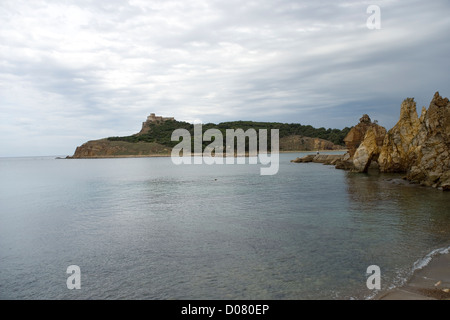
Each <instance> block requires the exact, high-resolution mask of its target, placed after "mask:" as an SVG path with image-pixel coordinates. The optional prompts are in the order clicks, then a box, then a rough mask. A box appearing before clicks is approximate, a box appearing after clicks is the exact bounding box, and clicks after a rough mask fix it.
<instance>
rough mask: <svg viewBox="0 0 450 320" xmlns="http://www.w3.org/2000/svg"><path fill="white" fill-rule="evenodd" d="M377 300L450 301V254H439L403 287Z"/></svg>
mask: <svg viewBox="0 0 450 320" xmlns="http://www.w3.org/2000/svg"><path fill="white" fill-rule="evenodd" d="M374 299H375V300H450V253H446V254H437V255H435V256H434V257H433V258H432V260H431V261H430V262H429V263H428V265H426V266H425V267H423V268H421V269H418V270H416V271H415V272H414V274H413V276H412V277H411V279H410V280H409V281H408V282H407V283H406V284H405V285H403V286H402V287H399V288H395V289H393V290H391V291H389V292H387V293H382V294H380V295H378V296H376V297H375V298H374Z"/></svg>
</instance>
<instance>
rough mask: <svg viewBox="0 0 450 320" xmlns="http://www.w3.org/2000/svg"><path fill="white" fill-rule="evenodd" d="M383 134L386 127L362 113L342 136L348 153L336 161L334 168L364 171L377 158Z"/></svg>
mask: <svg viewBox="0 0 450 320" xmlns="http://www.w3.org/2000/svg"><path fill="white" fill-rule="evenodd" d="M385 135H386V129H385V128H384V127H382V126H380V125H378V124H377V123H375V122H372V120H371V119H370V117H369V116H368V115H367V114H364V115H363V116H362V117H361V118H360V119H359V123H358V124H357V125H356V126H354V127H353V128H352V129H351V130H350V132H349V133H348V134H347V136H346V137H345V138H344V142H345V145H346V147H347V150H348V153H347V155H346V156H345V157H343V158H342V159H340V160H338V161H337V163H336V168H337V169H345V170H355V171H359V172H366V171H367V169H368V168H369V166H370V164H371V163H372V161H373V160H375V161H376V159H377V158H378V155H379V153H380V148H381V146H382V145H383V140H384V137H385Z"/></svg>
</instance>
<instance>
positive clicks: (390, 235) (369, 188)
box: [346, 172, 450, 284]
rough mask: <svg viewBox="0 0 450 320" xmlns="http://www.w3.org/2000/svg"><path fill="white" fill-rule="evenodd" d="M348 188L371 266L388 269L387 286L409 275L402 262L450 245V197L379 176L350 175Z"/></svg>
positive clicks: (397, 177) (399, 178) (390, 176)
mask: <svg viewBox="0 0 450 320" xmlns="http://www.w3.org/2000/svg"><path fill="white" fill-rule="evenodd" d="M346 184H347V194H348V198H349V200H350V208H351V212H353V214H352V217H353V221H354V222H355V223H356V224H358V225H360V226H361V228H362V230H363V233H364V237H366V238H370V241H369V242H370V243H371V245H370V246H369V248H370V249H369V252H370V254H371V255H372V256H373V259H374V261H377V263H378V264H380V266H381V265H384V266H386V267H385V268H384V271H385V273H384V275H385V281H387V282H389V283H391V282H392V283H394V284H399V283H401V282H402V281H404V279H405V277H408V276H409V275H410V273H411V271H412V269H411V268H412V265H410V266H408V265H407V264H405V261H411V260H415V261H416V260H419V259H421V258H423V257H425V256H426V255H427V254H428V253H430V252H431V251H432V250H433V249H435V248H443V247H448V246H449V245H450V237H449V235H450V215H449V211H448V206H449V204H450V194H449V193H446V192H442V191H440V190H436V189H433V188H427V187H422V186H419V185H415V184H411V183H409V182H407V181H405V180H403V179H402V175H399V174H379V173H377V172H369V173H368V174H358V173H350V172H349V173H347V175H346ZM377 263H375V264H377Z"/></svg>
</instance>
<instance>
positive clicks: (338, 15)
mask: <svg viewBox="0 0 450 320" xmlns="http://www.w3.org/2000/svg"><path fill="white" fill-rule="evenodd" d="M372 4H375V5H379V6H380V8H381V19H382V20H381V26H382V29H381V30H369V29H368V28H367V27H366V20H367V18H368V16H369V15H368V14H367V12H366V9H367V7H368V6H369V5H372ZM449 6H450V5H449V4H448V2H447V1H444V0H437V1H433V2H432V3H429V2H420V1H417V0H414V1H408V2H404V1H396V0H390V1H387V0H385V1H345V2H337V1H331V0H330V1H320V2H318V1H314V2H311V1H291V0H278V1H275V0H261V1H244V2H242V1H234V0H230V1H213V0H196V1H162V0H161V1H156V0H153V1H143V0H142V1H141V0H130V1H121V0H114V1H95V2H92V1H84V0H81V1H80V0H79V1H70V0H66V1H58V2H55V1H45V0H35V1H25V0H14V1H8V0H4V1H2V3H1V4H0V19H1V21H2V28H1V29H0V70H1V71H0V109H1V113H2V117H1V118H0V135H1V136H2V137H3V139H2V140H0V146H1V152H0V155H25V154H31V153H30V152H31V151H30V150H32V152H33V153H32V154H33V155H34V154H71V153H73V150H74V148H75V147H76V146H77V145H79V144H81V143H83V142H84V141H86V140H90V139H96V138H101V137H104V136H109V135H125V134H132V133H134V132H136V131H138V130H139V126H140V123H141V122H142V121H143V120H145V117H146V116H147V115H148V114H149V113H151V112H155V113H157V114H161V115H164V116H174V117H175V118H176V119H179V120H185V121H194V120H196V121H199V120H201V121H204V122H220V121H228V120H240V119H242V120H259V121H279V122H300V123H303V124H312V125H314V126H317V127H320V126H324V127H332V128H335V127H337V128H343V127H345V126H351V125H354V124H355V123H356V122H357V121H358V119H359V118H360V116H361V114H362V113H369V114H370V115H371V117H372V118H374V119H378V120H379V121H380V124H382V125H385V126H386V127H390V126H392V125H394V124H395V122H396V121H397V118H398V113H399V106H400V104H401V101H402V100H403V99H404V98H406V97H415V98H416V101H417V102H418V105H419V107H421V106H422V105H426V106H427V105H428V103H429V101H430V100H431V97H432V95H433V94H434V92H435V91H436V90H440V92H441V94H443V95H447V96H448V95H449V94H450V92H448V91H446V90H448V84H449V80H450V79H449V74H448V72H447V71H446V70H448V69H449V68H448V67H449V64H450V62H449V61H448V58H447V57H448V53H449V51H450V48H449V46H450V42H449V41H448V40H449V36H448V35H447V30H449V29H450V28H449V27H450V19H448V17H447V15H446V12H448V9H449ZM25 120H26V121H25ZM18 132H20V135H19V134H18ZM49 137H58V138H57V139H56V138H49ZM35 140H39V141H40V143H39V146H40V148H39V150H36V149H32V146H33V145H35V143H34V142H31V141H35ZM55 141H56V142H55Z"/></svg>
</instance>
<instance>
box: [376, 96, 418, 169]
mask: <svg viewBox="0 0 450 320" xmlns="http://www.w3.org/2000/svg"><path fill="white" fill-rule="evenodd" d="M419 127H420V120H419V117H418V116H417V111H416V102H415V101H414V98H407V99H405V100H404V101H403V103H402V106H401V109H400V120H399V121H398V122H397V124H396V125H395V126H394V127H393V128H392V129H391V130H389V132H388V133H387V135H386V138H385V139H384V142H383V147H382V148H381V152H380V156H379V158H378V164H379V165H380V171H381V172H407V171H408V169H409V168H410V167H411V165H412V162H413V161H414V159H415V152H416V149H417V146H416V145H415V144H413V140H414V139H415V138H416V136H417V133H418V132H419Z"/></svg>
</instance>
